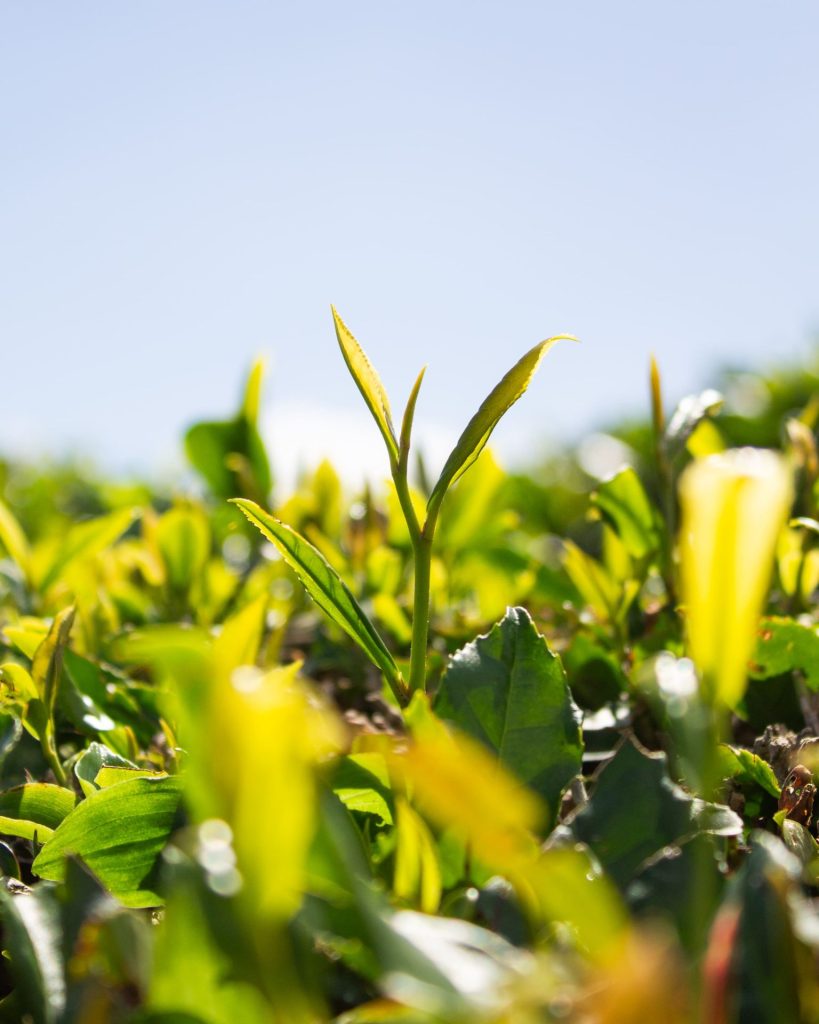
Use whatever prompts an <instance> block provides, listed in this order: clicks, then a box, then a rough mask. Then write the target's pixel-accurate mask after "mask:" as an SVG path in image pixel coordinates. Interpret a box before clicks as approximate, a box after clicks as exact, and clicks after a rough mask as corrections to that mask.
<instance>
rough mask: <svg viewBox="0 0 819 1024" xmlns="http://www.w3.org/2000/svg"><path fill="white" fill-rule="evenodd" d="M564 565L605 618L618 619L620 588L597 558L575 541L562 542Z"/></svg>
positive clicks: (590, 603) (591, 605)
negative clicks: (588, 553)
mask: <svg viewBox="0 0 819 1024" xmlns="http://www.w3.org/2000/svg"><path fill="white" fill-rule="evenodd" d="M563 568H564V569H565V570H566V574H567V576H568V577H569V579H570V580H571V581H572V583H573V584H574V585H575V587H577V589H578V591H579V593H580V596H581V597H582V598H583V600H584V601H585V602H586V604H587V605H588V606H589V608H591V610H592V611H593V612H594V613H595V615H596V616H597V617H598V618H599V619H600V620H601V621H602V622H615V621H616V619H617V612H618V608H619V605H620V600H621V596H622V594H621V588H620V586H619V585H618V583H617V581H616V580H614V579H612V577H611V575H610V574H609V573H608V572H607V571H606V568H605V566H603V565H601V564H600V562H598V561H597V559H595V558H592V557H591V555H587V554H586V552H585V551H583V550H582V549H581V548H579V547H578V546H577V544H575V543H574V541H571V540H566V541H564V542H563Z"/></svg>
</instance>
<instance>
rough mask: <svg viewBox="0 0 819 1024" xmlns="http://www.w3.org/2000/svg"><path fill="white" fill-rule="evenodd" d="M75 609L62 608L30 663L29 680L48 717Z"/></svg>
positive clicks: (52, 705)
mask: <svg viewBox="0 0 819 1024" xmlns="http://www.w3.org/2000/svg"><path fill="white" fill-rule="evenodd" d="M74 614H75V608H74V607H73V606H71V607H69V608H64V609H63V610H62V611H61V612H59V614H57V615H56V616H55V617H54V622H53V624H52V626H51V628H50V629H49V631H48V633H47V634H46V638H45V640H43V641H42V643H41V644H40V645H39V646H38V648H37V650H36V651H35V652H34V658H33V660H32V662H31V678H32V679H33V680H34V685H35V686H36V687H37V692H38V693H39V694H40V697H41V699H42V701H43V703H44V704H45V707H46V710H47V711H48V714H49V715H50V714H51V713H52V712H53V710H54V702H55V701H56V699H57V689H58V687H59V685H60V673H61V672H62V667H63V651H64V649H65V646H66V644H67V643H68V635H69V633H70V632H71V627H72V626H73V624H74Z"/></svg>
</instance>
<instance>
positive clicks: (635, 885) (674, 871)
mask: <svg viewBox="0 0 819 1024" xmlns="http://www.w3.org/2000/svg"><path fill="white" fill-rule="evenodd" d="M723 888H724V878H723V875H722V873H721V871H720V868H719V863H718V859H717V849H716V844H715V843H714V840H713V839H712V838H711V837H710V836H707V835H701V836H696V837H695V838H694V839H692V840H690V842H687V843H685V844H684V845H683V846H670V847H668V848H664V849H663V850H662V851H661V852H660V853H659V854H658V855H657V856H656V858H653V859H652V860H651V861H649V863H648V865H647V866H646V867H645V868H643V870H642V871H640V873H639V874H638V875H637V876H636V877H635V878H634V880H633V881H632V882H631V883H630V884H629V886H628V888H627V889H626V899H627V901H628V904H629V906H630V907H631V909H632V910H633V911H634V912H635V913H636V914H637V916H638V917H646V918H648V919H649V920H650V921H656V920H657V918H658V917H662V918H666V919H667V920H668V921H670V923H671V924H673V925H674V927H675V928H676V929H677V934H678V935H679V937H680V940H681V942H682V944H683V946H684V947H685V949H686V951H687V952H688V953H689V954H692V955H694V956H699V955H700V954H701V953H702V951H703V949H704V947H705V944H706V942H707V939H708V932H709V929H710V926H711V921H712V919H713V916H714V913H715V912H716V909H717V906H718V904H719V900H720V898H721V895H722V891H723Z"/></svg>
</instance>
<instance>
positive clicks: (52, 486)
mask: <svg viewBox="0 0 819 1024" xmlns="http://www.w3.org/2000/svg"><path fill="white" fill-rule="evenodd" d="M334 322H335V328H336V335H337V338H338V342H339V345H340V347H341V351H342V354H343V356H344V358H345V361H346V363H347V366H348V368H349V369H350V372H351V374H352V376H353V378H354V380H355V382H356V384H357V386H358V388H359V390H360V391H361V394H362V396H363V397H364V399H365V402H366V404H367V406H368V408H369V409H370V412H371V413H372V415H373V417H374V419H375V421H376V424H377V426H378V429H379V431H380V432H381V435H382V437H383V439H384V443H385V446H386V448H387V453H388V461H389V466H390V471H391V478H392V489H390V490H388V491H387V492H386V493H384V494H382V493H379V492H378V491H377V490H374V489H371V488H367V489H365V491H364V492H363V493H361V494H357V495H348V494H346V493H345V491H344V488H343V486H342V483H341V481H340V480H339V478H338V476H337V474H336V473H335V471H334V469H333V467H332V466H330V465H329V464H328V463H324V464H322V465H321V466H319V467H317V468H316V469H315V470H314V471H312V472H311V473H310V474H308V475H307V476H306V477H305V478H304V480H303V481H302V483H301V484H300V485H299V487H298V489H297V491H296V493H294V494H292V495H289V496H286V497H285V498H284V500H281V496H279V500H278V501H277V503H276V504H275V505H273V506H272V507H273V508H275V510H276V512H275V514H274V513H273V512H270V511H267V508H269V507H271V499H272V496H271V493H270V492H271V489H272V486H273V479H274V478H273V472H272V470H271V466H273V467H275V464H276V452H275V447H274V448H273V450H272V453H271V455H272V457H270V456H269V455H268V453H267V451H266V450H265V447H264V444H263V442H262V437H261V434H260V432H259V429H258V416H259V409H260V401H261V385H262V368H261V365H260V364H257V365H256V366H254V367H253V368H252V370H251V372H250V375H249V377H248V381H247V384H246V387H245V391H244V395H243V397H242V400H241V403H240V406H239V410H238V412H237V413H236V414H235V415H233V416H228V417H226V418H224V419H214V420H209V421H207V422H203V423H199V424H194V425H193V426H192V427H191V428H190V430H189V431H188V432H187V434H186V437H185V449H186V452H187V454H188V457H189V459H190V462H191V465H192V467H193V468H194V470H195V471H196V472H197V474H198V475H199V477H200V480H201V487H202V490H201V492H200V493H199V494H197V493H196V491H195V489H194V488H193V487H191V488H188V489H187V490H186V491H185V493H166V492H163V491H160V490H157V489H155V488H152V487H150V486H148V485H145V484H123V483H116V482H112V481H109V480H100V479H95V478H93V477H92V476H90V475H89V474H88V473H87V472H83V473H80V472H78V471H76V470H73V469H72V468H71V467H59V468H56V469H55V468H53V467H50V468H49V467H27V466H22V465H17V464H14V463H2V464H0V487H2V493H3V496H4V499H5V500H4V501H3V502H2V503H0V547H1V548H2V554H3V555H4V556H5V557H4V558H3V559H2V560H0V697H1V698H2V705H1V706H0V772H1V773H2V779H1V780H0V873H2V880H1V882H0V919H1V920H2V941H1V944H2V949H3V951H4V960H3V963H4V966H3V968H2V970H0V1021H14V1022H19V1021H34V1022H37V1024H39V1022H46V1024H86V1022H91V1021H94V1022H98V1021H99V1022H132V1024H149V1022H154V1024H234V1022H244V1021H248V1022H251V1021H252V1022H256V1021H260V1022H266V1021H267V1022H277V1024H278V1022H281V1024H284V1022H286V1024H294V1022H295V1024H301V1022H304V1024H308V1022H321V1021H328V1022H329V1021H333V1022H335V1024H369V1022H372V1024H375V1022H376V1021H396V1022H397V1021H401V1022H417V1024H435V1022H441V1021H447V1022H448V1024H458V1022H462V1024H472V1022H478V1024H511V1022H515V1024H536V1022H537V1024H539V1022H545V1021H554V1020H561V1021H570V1022H572V1024H581V1022H582V1024H587V1022H600V1024H625V1022H630V1021H641V1022H643V1021H653V1020H658V1019H662V1020H663V1021H664V1022H670V1024H677V1022H679V1024H683V1022H685V1024H688V1022H692V1024H694V1022H697V1024H700V1022H701V1024H725V1022H729V1021H730V1022H734V1021H742V1022H744V1021H761V1022H782V1021H788V1022H791V1021H793V1022H799V1024H801V1022H805V1024H811V1022H816V1021H817V1020H819V1012H817V1009H816V1008H817V1006H819V998H817V997H819V984H817V982H818V981H819V971H817V964H819V959H818V957H819V938H818V936H819V927H817V910H816V899H817V890H818V889H819V886H818V885H817V883H818V882H819V847H817V842H816V839H815V823H814V820H813V818H814V813H813V803H814V799H815V792H816V784H815V782H814V771H815V770H816V766H817V757H816V752H817V750H819V747H817V746H816V743H817V732H818V731H819V729H818V727H819V626H818V625H817V618H818V617H819V616H818V615H817V603H816V597H817V590H818V589H819V543H817V534H819V515H818V514H817V513H818V512H819V484H818V483H817V481H818V480H819V456H817V446H816V434H815V430H816V424H817V414H819V403H817V402H816V400H815V399H814V397H813V393H814V390H815V383H816V378H815V376H814V375H813V373H812V371H811V368H806V369H803V370H801V371H798V370H780V371H778V372H777V373H776V374H773V375H771V376H770V377H768V378H766V379H762V378H757V379H756V383H755V384H754V388H755V391H754V394H755V396H756V406H755V407H754V412H753V415H752V416H749V415H745V416H741V415H739V414H738V413H737V412H736V411H733V412H732V411H731V408H730V401H729V402H727V403H726V402H724V401H723V398H722V396H721V395H720V394H718V393H717V392H715V391H708V392H704V393H703V394H700V395H693V396H688V397H687V398H684V399H683V401H682V402H680V403H679V405H678V406H677V408H676V409H675V410H674V411H673V412H672V413H671V415H670V416H668V417H667V416H666V413H665V409H664V396H663V393H662V387H661V380H660V374H659V371H658V369H657V367H656V366H654V367H653V368H652V373H651V378H650V400H651V418H650V422H649V423H647V424H637V425H635V424H631V425H625V426H623V427H621V428H619V429H618V430H616V431H615V432H614V433H616V435H617V440H616V441H615V440H614V438H613V437H609V438H607V439H605V442H606V445H607V446H608V448H609V449H611V450H617V451H618V452H620V453H621V454H625V455H626V456H628V461H627V462H626V463H625V464H622V465H614V466H611V467H610V470H611V471H610V472H607V473H606V474H604V475H602V478H601V477H599V476H598V477H592V476H590V475H589V473H588V472H587V469H589V467H590V465H591V462H590V460H589V459H588V457H587V456H588V450H587V448H588V446H583V447H581V449H580V451H579V452H577V453H575V452H567V453H564V454H562V455H561V456H560V457H559V458H557V459H555V460H553V461H552V462H550V463H549V464H547V465H545V466H543V467H542V468H541V469H540V470H539V471H538V472H537V473H533V474H532V475H522V474H517V475H510V474H507V473H505V472H504V471H503V470H502V469H501V468H500V466H499V465H498V464H497V462H496V461H495V460H494V458H493V457H492V455H491V453H490V452H489V451H488V450H486V449H485V448H484V446H485V445H486V442H487V440H488V439H489V436H490V434H491V432H492V430H493V429H494V427H495V425H496V424H497V422H498V421H499V420H500V418H501V417H502V416H503V415H504V414H505V413H506V412H507V411H508V409H509V407H510V406H511V405H512V404H513V403H514V402H515V401H516V400H517V399H518V398H519V397H520V396H521V395H522V394H523V392H524V391H525V390H526V388H527V386H528V384H529V381H530V380H531V377H532V375H533V373H534V371H535V369H536V368H537V366H538V364H539V362H540V360H541V358H542V357H543V355H544V354H545V352H546V351H547V350H548V348H549V346H550V345H551V344H553V343H554V341H555V340H557V339H555V338H552V339H549V341H546V342H543V343H541V344H540V345H537V346H535V348H533V349H532V350H530V352H528V353H527V354H526V355H525V356H524V357H523V358H522V359H521V360H520V361H519V362H518V363H517V364H516V365H515V366H514V367H513V368H512V369H511V370H510V371H509V373H508V374H507V375H506V376H505V377H504V378H503V380H502V381H501V382H500V383H499V384H498V385H497V387H496V388H495V389H494V390H493V391H492V392H491V393H490V394H489V396H488V397H487V399H486V400H485V401H484V402H483V404H482V405H481V406H480V408H479V410H478V412H477V413H476V414H475V416H474V417H473V418H472V420H471V421H470V423H469V424H468V425H467V427H466V429H465V430H464V432H463V434H462V435H461V438H460V439H459V441H458V443H457V444H456V446H455V448H454V449H453V452H452V454H451V455H450V456H449V458H448V459H447V460H446V462H445V464H444V468H443V470H442V471H441V473H440V475H439V477H438V479H437V481H436V480H431V479H428V476H429V474H428V470H427V469H426V466H425V465H423V464H422V465H421V467H420V469H421V472H420V474H419V483H418V486H417V487H414V486H413V485H412V484H411V483H410V475H409V455H410V444H411V436H412V425H413V420H414V414H415V406H416V401H417V398H418V393H419V389H420V387H421V382H422V380H423V371H422V372H421V374H419V376H418V378H417V380H416V382H415V385H414V386H413V388H412V390H411V392H410V397H409V400H408V402H407V406H406V410H405V413H404V415H403V417H402V422H401V426H400V429H399V430H398V431H396V430H395V427H394V425H393V421H392V416H391V412H390V406H389V402H388V400H387V396H386V393H385V391H384V388H383V385H382V384H381V382H380V380H379V378H378V376H377V375H376V373H375V371H374V370H373V369H372V367H371V366H370V364H369V362H368V361H367V359H366V357H365V356H364V353H363V351H362V350H361V348H360V347H359V345H358V343H357V342H356V341H355V339H354V338H353V337H352V335H351V334H350V333H349V331H348V330H347V328H346V327H345V326H344V324H343V323H342V321H341V320H340V318H339V317H338V316H337V315H336V314H335V313H334ZM727 384H728V397H729V399H730V395H731V393H732V389H733V390H734V391H736V388H737V387H739V386H740V385H742V386H750V385H749V384H748V380H747V378H739V382H738V383H737V381H736V380H734V381H732V380H731V379H729V380H728V381H727ZM763 393H764V394H767V395H768V399H767V405H765V406H764V408H763V404H764V403H763V404H761V398H760V396H761V395H762V394H763ZM747 404H748V403H746V405H747ZM739 405H740V406H741V405H742V403H741V402H740V403H739ZM598 440H599V439H598ZM274 443H275V439H274ZM590 443H591V442H590ZM595 443H596V442H595ZM618 445H619V447H617V446H618ZM749 445H750V446H752V447H749ZM591 461H593V460H591ZM584 467H585V468H584ZM467 470H470V472H469V473H468V474H467V473H466V471H467ZM228 499H233V500H234V502H235V505H238V507H239V509H240V510H241V512H242V513H244V516H242V515H239V514H238V511H237V509H236V508H235V507H234V505H231V504H229V501H228ZM248 520H249V521H250V522H249V523H248ZM250 524H252V526H251V525H250ZM265 541H269V542H270V543H269V544H267V543H265ZM278 556H281V557H278ZM294 573H295V576H297V577H298V578H299V579H301V581H302V583H303V588H302V587H299V586H296V587H294V586H293V582H292V581H293V578H294ZM383 683H386V687H387V688H386V689H385V688H384V685H383Z"/></svg>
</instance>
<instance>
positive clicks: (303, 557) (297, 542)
mask: <svg viewBox="0 0 819 1024" xmlns="http://www.w3.org/2000/svg"><path fill="white" fill-rule="evenodd" d="M233 501H234V504H235V505H238V506H239V508H240V509H241V510H242V512H243V513H244V514H245V515H246V516H247V518H248V519H249V520H250V522H251V523H253V525H254V526H256V527H257V528H258V529H259V530H261V532H262V533H263V534H264V536H265V537H267V539H268V540H269V541H270V542H271V543H272V544H274V545H275V546H276V547H277V548H278V550H279V551H280V552H281V555H282V557H283V558H284V560H285V562H287V564H288V565H289V566H290V568H291V569H293V570H294V571H295V573H296V575H297V576H298V577H299V579H300V580H301V582H302V583H303V585H304V587H305V589H306V590H307V592H308V593H309V594H310V596H311V597H312V598H313V600H314V601H315V602H316V604H317V605H318V606H319V608H321V610H322V611H323V612H325V614H327V615H329V616H330V618H331V619H332V620H333V622H335V623H336V624H337V625H339V626H341V628H342V629H343V630H344V631H345V633H347V635H348V636H350V637H351V638H352V639H353V640H355V642H356V643H357V644H358V645H359V647H361V649H362V650H363V651H364V652H365V654H367V656H368V657H369V658H370V660H371V661H372V662H373V664H375V665H377V666H378V668H380V669H381V671H382V672H383V673H384V676H385V678H386V679H387V682H388V683H389V684H390V686H391V687H392V688H393V690H394V691H395V693H396V696H399V697H400V698H401V699H404V698H405V697H406V686H405V684H404V681H403V679H402V678H401V673H400V672H399V670H398V666H397V665H396V664H395V661H394V660H393V657H392V655H391V654H390V652H389V651H388V650H387V647H386V645H385V644H384V641H383V640H382V639H381V637H380V636H379V634H378V632H377V630H376V628H375V626H373V624H372V622H370V620H369V619H368V618H367V616H366V615H365V614H364V612H363V611H362V610H361V608H360V607H359V604H358V602H357V601H356V599H355V598H354V597H353V595H352V594H351V593H350V590H349V588H348V587H347V584H346V583H345V582H344V581H343V580H342V579H341V577H340V576H339V575H338V573H337V572H336V571H335V569H334V568H333V567H332V566H331V565H330V563H329V562H328V561H327V559H326V558H325V557H324V555H322V554H321V552H320V551H319V550H318V549H317V548H315V547H313V545H312V544H311V543H310V542H309V541H308V540H305V539H304V537H301V536H300V535H299V534H298V533H296V531H295V530H292V529H291V528H290V527H289V526H285V524H284V523H282V522H280V521H279V520H278V519H276V518H274V517H273V516H271V515H270V514H269V513H268V512H265V511H264V510H263V509H261V508H259V506H258V505H256V504H255V503H254V502H252V501H247V500H246V499H244V498H236V499H233Z"/></svg>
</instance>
